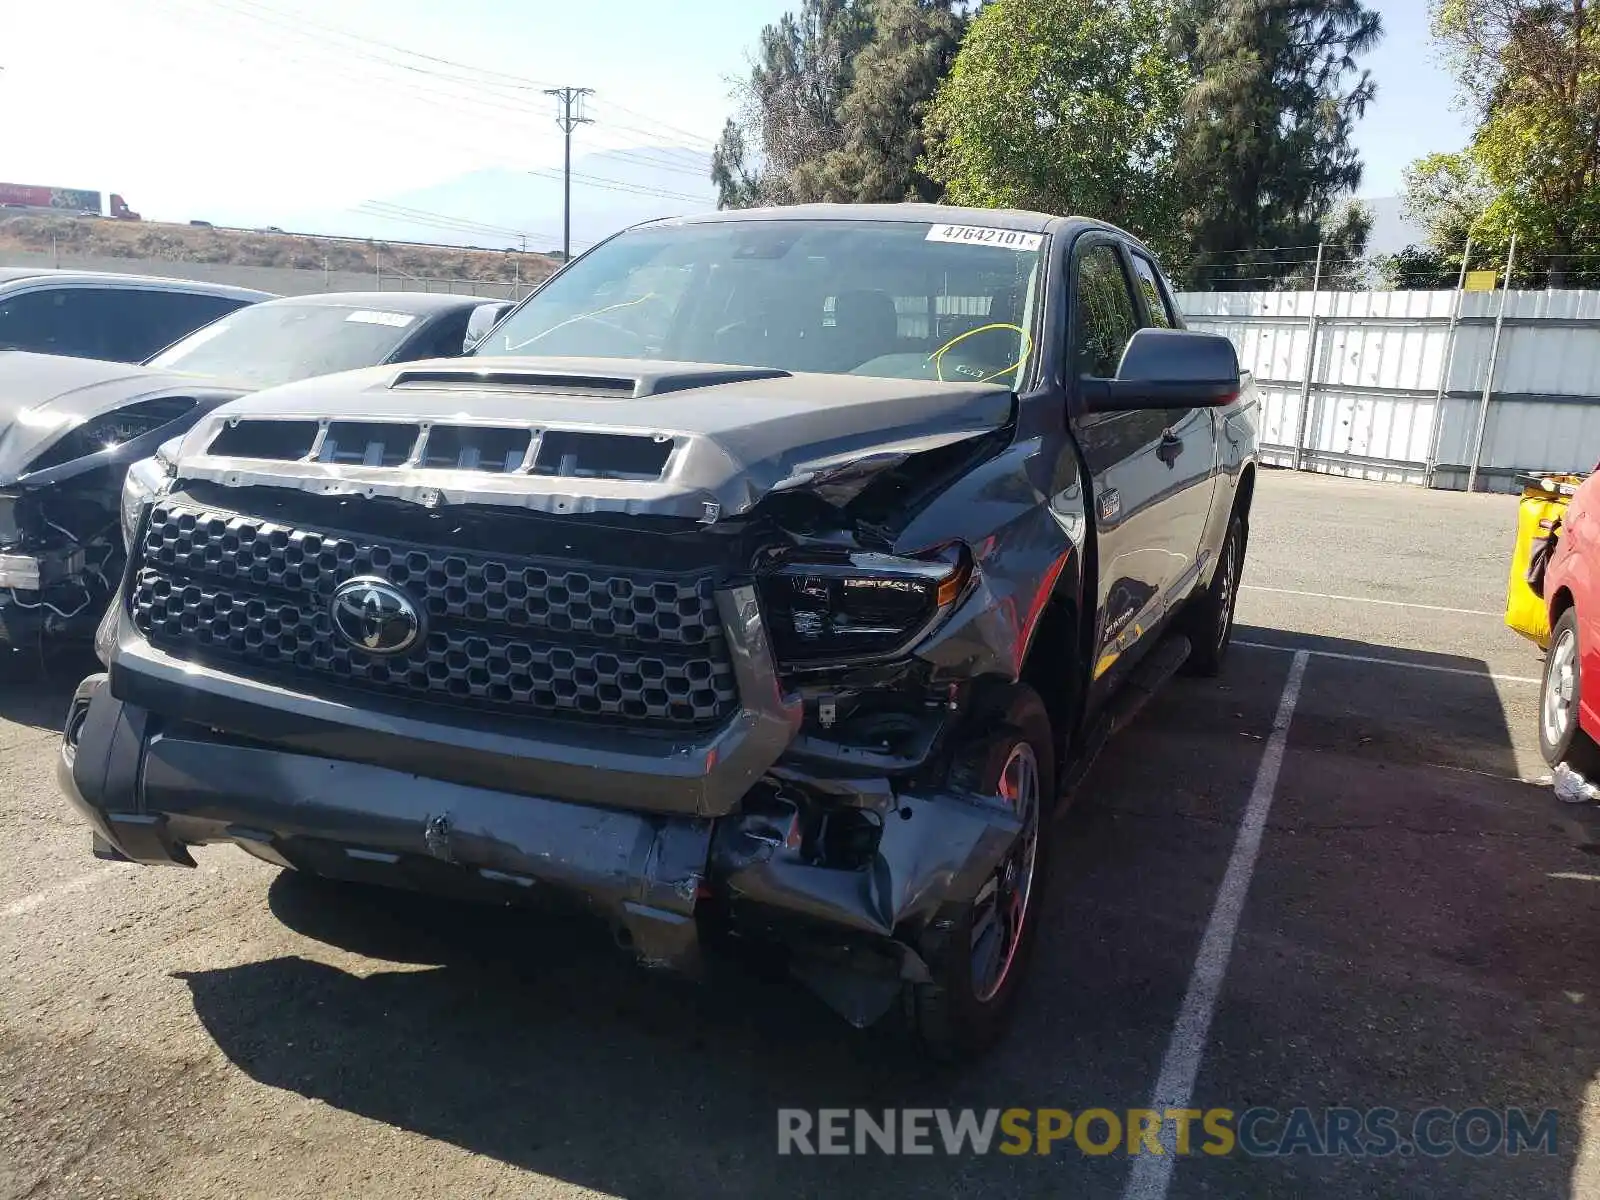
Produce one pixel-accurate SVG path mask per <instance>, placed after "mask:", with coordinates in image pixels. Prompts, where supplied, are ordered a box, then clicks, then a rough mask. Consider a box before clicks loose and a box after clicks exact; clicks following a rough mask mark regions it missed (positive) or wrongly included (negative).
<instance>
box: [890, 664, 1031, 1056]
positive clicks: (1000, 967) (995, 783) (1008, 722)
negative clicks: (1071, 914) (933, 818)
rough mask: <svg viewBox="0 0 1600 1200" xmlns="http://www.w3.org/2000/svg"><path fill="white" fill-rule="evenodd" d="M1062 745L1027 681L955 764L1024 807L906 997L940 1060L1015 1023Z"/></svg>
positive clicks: (971, 779)
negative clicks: (926, 974) (926, 975)
mask: <svg viewBox="0 0 1600 1200" xmlns="http://www.w3.org/2000/svg"><path fill="white" fill-rule="evenodd" d="M1054 747H1055V739H1054V737H1053V735H1052V733H1051V729H1050V718H1049V716H1048V715H1047V714H1046V712H1045V707H1044V702H1043V701H1042V700H1040V699H1039V696H1038V694H1037V693H1035V692H1034V690H1033V689H1032V688H1030V687H1027V686H1025V685H1021V684H1019V685H1017V686H1015V687H1012V688H1009V689H1008V690H1007V692H1006V694H1005V696H1004V697H1003V698H1002V699H1001V702H1000V703H999V704H997V705H996V711H995V723H994V725H993V726H992V727H991V728H990V731H989V732H988V733H987V735H986V736H985V737H984V738H983V740H982V741H981V742H979V743H978V744H976V745H975V746H973V747H971V748H970V749H969V751H968V752H967V753H965V754H963V755H962V756H961V761H960V763H959V764H958V766H957V768H956V769H957V772H958V773H959V774H962V775H964V776H965V778H963V779H961V780H960V782H961V783H962V784H963V786H965V787H969V788H971V790H973V791H976V792H979V793H981V794H984V795H989V796H993V797H995V799H996V800H998V801H999V802H1000V803H1001V804H1003V805H1005V806H1006V807H1007V808H1009V809H1010V810H1011V811H1012V812H1013V813H1015V814H1016V816H1017V818H1018V820H1019V822H1020V824H1021V830H1020V831H1019V832H1018V834H1017V836H1016V839H1015V840H1014V841H1013V842H1012V844H1011V846H1010V848H1009V849H1008V850H1007V851H1006V853H1005V855H1004V856H1003V857H1002V858H1001V860H1000V862H999V864H998V866H997V867H996V868H995V870H994V873H993V874H992V875H990V877H989V878H988V879H987V880H985V881H984V883H983V886H982V887H980V888H979V889H978V893H977V895H976V896H975V897H974V898H973V900H972V902H971V904H969V905H968V906H967V908H966V910H965V911H964V912H963V913H962V915H961V917H960V918H959V919H958V920H957V921H956V922H955V924H954V926H953V927H952V928H951V929H950V930H949V935H948V937H947V938H946V939H945V940H944V942H943V947H942V949H941V951H940V953H939V954H938V955H937V956H936V958H935V960H934V961H932V962H930V963H929V969H930V970H931V972H932V974H933V980H932V982H930V983H922V984H915V985H913V986H912V988H911V990H910V992H909V993H908V995H907V1000H908V1005H909V1013H910V1017H911V1021H912V1025H913V1028H914V1031H915V1034H916V1037H917V1040H918V1041H919V1043H920V1044H921V1045H922V1047H923V1049H924V1050H926V1051H927V1052H928V1053H929V1054H930V1055H931V1056H933V1057H935V1058H939V1059H943V1060H947V1061H948V1060H959V1059H965V1058H971V1057H974V1056H976V1055H978V1054H981V1053H983V1052H984V1051H985V1050H987V1049H989V1047H991V1046H992V1045H993V1044H994V1043H995V1042H996V1041H998V1040H999V1039H1000V1037H1001V1035H1003V1034H1004V1032H1005V1030H1006V1028H1007V1026H1008V1025H1009V1023H1010V1019H1011V1016H1012V1013H1013V1010H1014V1009H1015V1006H1016V1000H1017V993H1018V989H1019V986H1020V984H1021V981H1022V977H1023V975H1024V974H1025V972H1026V969H1027V963H1028V960H1029V958H1030V956H1031V952H1032V948H1033V942H1034V938H1035V935H1036V931H1037V927H1038V923H1039V920H1038V910H1039V905H1040V903H1041V901H1042V900H1043V893H1044V880H1045V874H1046V872H1045V868H1046V865H1047V862H1048V857H1049V856H1048V848H1049V845H1048V838H1047V832H1048V831H1047V828H1046V817H1047V816H1048V814H1049V812H1050V811H1051V809H1052V808H1053V806H1054V802H1055V786H1056V764H1055V749H1054Z"/></svg>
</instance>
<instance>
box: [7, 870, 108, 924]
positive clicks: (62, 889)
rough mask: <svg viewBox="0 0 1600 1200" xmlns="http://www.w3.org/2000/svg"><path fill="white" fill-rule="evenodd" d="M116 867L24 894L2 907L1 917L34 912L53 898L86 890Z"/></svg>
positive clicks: (92, 872) (91, 872) (56, 898)
mask: <svg viewBox="0 0 1600 1200" xmlns="http://www.w3.org/2000/svg"><path fill="white" fill-rule="evenodd" d="M114 869H115V868H112V867H101V868H100V869H99V870H98V871H90V872H89V874H87V875H80V876H78V878H76V879H69V880H67V881H66V882H65V883H58V884H56V885H55V886H54V887H47V888H41V889H40V890H39V891H37V892H34V893H33V894H32V895H28V896H24V897H23V898H22V899H21V900H16V901H13V902H12V903H10V904H8V905H6V906H5V908H3V909H0V917H20V916H22V914H23V913H29V912H32V911H33V910H34V909H36V908H38V907H40V906H41V905H44V904H49V903H50V901H52V900H59V899H61V897H63V896H70V895H72V894H73V893H75V892H86V891H88V890H89V889H90V888H92V887H93V886H94V885H95V884H97V883H99V882H100V881H101V880H102V879H105V878H106V877H107V876H108V875H110V874H111V873H112V871H113V870H114Z"/></svg>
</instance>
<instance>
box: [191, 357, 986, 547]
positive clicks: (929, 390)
mask: <svg viewBox="0 0 1600 1200" xmlns="http://www.w3.org/2000/svg"><path fill="white" fill-rule="evenodd" d="M1013 403H1014V399H1013V397H1012V394H1011V392H1010V391H1009V390H1007V389H1005V388H1002V387H997V386H992V385H982V384H969V383H940V382H933V381H926V380H905V379H879V378H873V377H869V376H857V375H818V374H799V373H795V374H790V373H788V372H783V371H774V370H767V369H763V368H750V367H721V366H707V365H705V364H685V363H669V362H639V361H624V360H583V359H561V358H537V359H535V358H471V359H442V360H436V361H433V362H423V363H408V364H404V365H401V366H398V367H397V366H385V367H377V368H371V369H365V370H359V371H350V372H346V373H343V374H340V375H331V376H323V377H321V378H319V379H312V380H306V381H303V382H300V383H294V384H289V385H287V386H285V387H280V388H270V389H267V390H265V391H261V392H257V393H254V394H253V395H250V396H248V397H246V398H244V399H241V400H237V401H234V402H232V403H229V404H226V405H223V406H222V407H221V408H218V409H217V410H215V411H214V412H213V413H211V414H210V415H209V416H208V417H207V418H205V419H204V420H203V421H202V422H201V423H200V424H199V425H197V426H196V428H195V429H194V430H193V431H192V432H191V433H190V434H189V435H188V437H187V438H186V439H185V440H184V443H183V446H182V449H181V453H180V461H179V474H180V476H182V477H183V478H188V479H207V480H212V481H215V482H220V483H223V484H226V485H231V486H256V485H266V486H278V487H299V488H301V489H303V490H306V491H313V492H316V493H319V494H361V495H367V496H375V495H386V496H394V497H399V498H402V499H409V500H413V501H416V502H420V503H424V504H429V505H433V504H438V503H488V504H502V505H509V506H517V507H525V508H533V509H538V510H541V511H548V512H560V513H579V512H595V511H611V512H630V513H651V514H658V515H671V516H685V517H693V518H695V519H698V520H707V521H709V520H716V519H718V518H719V517H725V516H734V515H737V514H739V513H742V512H745V511H748V510H749V509H750V508H751V507H753V506H754V505H755V504H757V503H759V502H760V500H761V499H762V498H763V497H764V496H765V495H767V494H768V493H769V492H772V491H774V490H782V489H786V488H792V487H803V486H812V487H815V488H819V489H825V488H826V487H827V486H829V485H830V484H831V485H833V486H836V487H840V488H843V489H844V490H845V492H846V493H848V492H850V491H851V490H852V489H856V490H858V489H859V487H860V486H864V483H865V481H866V480H867V479H870V477H871V476H872V475H874V474H876V473H877V472H878V471H880V470H883V469H885V468H887V467H889V466H892V465H894V464H896V463H898V462H901V461H903V460H904V459H905V458H906V457H907V456H908V455H910V454H915V453H919V452H922V451H926V450H932V449H936V448H938V447H940V446H945V445H949V444H951V443H953V442H956V441H961V440H966V439H969V438H973V437H977V436H980V435H982V434H986V433H990V432H992V431H994V430H996V429H999V428H1002V427H1003V426H1004V425H1006V424H1007V423H1008V422H1009V421H1010V420H1011V419H1012V408H1013ZM286 423H292V424H293V426H294V427H295V428H296V429H297V430H298V431H299V433H298V436H299V437H300V438H301V439H302V440H299V441H296V440H294V439H288V440H287V442H286V439H285V437H284V434H285V432H286V431H287V430H288V429H289V428H290V425H289V424H286ZM312 423H315V424H314V425H313V424H312ZM374 423H379V424H381V425H382V426H383V427H384V428H383V429H382V430H379V431H378V432H377V433H374V432H373V425H374ZM313 428H320V429H322V430H324V431H325V433H324V435H323V436H322V437H320V438H319V439H318V440H317V441H316V442H315V443H313V442H312V441H311V435H310V431H311V430H312V429H313ZM485 428H487V429H490V430H495V431H502V432H504V433H505V434H506V435H507V436H510V434H511V433H512V432H515V433H516V434H517V435H519V436H521V435H522V434H523V433H524V432H525V433H526V435H527V436H526V437H524V438H522V441H519V442H518V443H516V444H518V445H521V444H523V442H526V443H527V444H528V446H529V449H528V452H527V456H526V458H525V459H524V460H523V461H522V463H521V465H520V466H519V467H515V468H514V469H511V470H505V469H503V467H502V466H496V467H495V468H494V469H493V470H492V471H491V470H485V469H462V468H461V467H460V466H459V465H458V464H457V463H456V461H455V460H453V459H452V460H450V461H449V462H439V461H431V460H433V459H434V457H435V456H434V455H433V454H432V446H433V442H434V441H436V440H441V436H442V434H443V433H444V432H445V431H446V430H448V433H449V436H450V437H452V438H454V439H457V440H456V441H452V442H451V445H452V446H454V445H456V444H457V443H458V442H459V439H460V437H461V436H462V435H461V431H462V430H464V429H470V430H483V429H485ZM430 430H432V432H431V433H430V432H429V431H430ZM341 432H348V435H349V436H350V437H359V438H369V439H370V440H371V444H372V445H373V446H376V447H377V449H376V450H374V451H372V452H371V453H369V454H367V455H366V457H365V458H364V459H363V458H362V456H361V455H360V454H357V455H356V456H355V458H353V459H352V458H351V457H349V456H348V455H335V454H333V453H331V452H328V453H322V452H321V451H322V450H325V449H326V446H325V443H326V440H327V439H328V438H336V437H338V436H340V435H341ZM224 433H226V436H221V435H223V434H224ZM583 435H599V439H600V440H598V441H595V442H593V443H589V444H592V445H594V446H596V447H597V449H596V451H595V455H596V458H595V460H594V461H595V462H601V463H602V465H601V466H600V467H599V468H598V469H592V468H590V467H589V464H587V463H584V462H582V456H581V454H580V455H577V456H575V458H574V459H573V461H577V462H579V466H578V467H576V468H574V469H568V468H567V467H560V466H550V465H542V464H541V458H542V451H541V446H543V445H550V446H554V445H556V444H557V443H559V444H560V445H562V446H567V445H574V446H576V445H581V444H584V443H581V441H580V442H574V441H573V440H572V439H573V438H574V437H578V438H580V439H581V437H582V436H583ZM616 435H622V438H623V439H628V440H630V442H631V443H632V444H634V445H635V446H642V445H646V444H648V443H654V444H655V445H657V446H659V447H661V448H662V449H661V451H660V454H661V458H662V459H663V460H664V461H662V462H660V463H659V470H656V469H655V468H654V467H652V469H651V470H650V471H645V472H640V471H639V470H637V469H634V470H632V471H631V472H626V473H621V474H617V475H610V474H608V473H607V472H606V470H605V469H604V466H603V462H602V460H603V457H604V451H605V450H606V449H607V447H606V446H604V445H603V443H604V442H605V440H606V439H607V438H608V437H609V438H611V440H613V441H616V440H619V439H617V438H616ZM214 443H215V444H214ZM286 445H287V446H289V447H290V448H287V449H286V448H285V447H286ZM463 461H465V460H463Z"/></svg>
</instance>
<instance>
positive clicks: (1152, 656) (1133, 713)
mask: <svg viewBox="0 0 1600 1200" xmlns="http://www.w3.org/2000/svg"><path fill="white" fill-rule="evenodd" d="M1190 649H1191V647H1190V645H1189V639H1188V638H1186V637H1184V636H1183V634H1181V633H1174V634H1169V635H1168V636H1167V637H1165V638H1163V639H1162V640H1161V641H1160V643H1158V644H1157V646H1156V648H1155V649H1154V650H1152V651H1150V653H1149V654H1147V655H1145V657H1144V660H1143V661H1142V662H1141V663H1140V664H1139V665H1138V666H1137V667H1135V668H1134V669H1133V672H1132V673H1131V674H1130V675H1129V676H1128V679H1127V682H1125V683H1124V684H1123V685H1122V687H1121V688H1120V689H1119V690H1118V692H1117V694H1116V695H1115V696H1113V697H1112V698H1111V703H1110V704H1108V705H1107V706H1106V710H1105V711H1104V712H1103V713H1101V714H1100V718H1099V720H1097V721H1096V722H1095V724H1094V728H1093V729H1091V730H1090V731H1089V734H1088V736H1087V738H1086V739H1085V742H1084V749H1083V753H1082V754H1080V755H1078V756H1077V758H1076V759H1075V760H1074V761H1073V763H1072V764H1071V766H1069V767H1068V769H1067V771H1066V776H1065V784H1064V786H1063V787H1062V789H1061V804H1060V805H1059V806H1058V807H1057V810H1056V811H1057V814H1058V815H1059V814H1061V813H1064V812H1066V811H1067V809H1069V808H1071V807H1072V800H1073V794H1074V793H1075V792H1076V791H1077V790H1078V788H1079V786H1080V785H1081V784H1082V783H1083V780H1084V777H1085V776H1087V775H1088V774H1089V770H1090V768H1091V767H1093V766H1094V764H1095V760H1096V759H1097V758H1099V757H1100V751H1102V750H1104V749H1105V747H1106V743H1108V742H1109V741H1110V740H1111V739H1112V738H1114V737H1116V735H1117V734H1119V733H1121V732H1122V731H1123V730H1124V729H1126V728H1127V727H1128V726H1129V725H1131V724H1133V719H1134V718H1135V717H1137V716H1138V715H1139V714H1140V713H1141V712H1143V711H1144V706H1145V705H1147V704H1149V703H1150V701H1151V699H1152V698H1153V697H1154V696H1155V694H1156V693H1157V692H1159V691H1160V690H1161V689H1162V688H1163V687H1165V686H1166V684H1167V682H1168V681H1169V680H1170V679H1171V678H1172V677H1173V676H1174V675H1176V674H1177V673H1178V671H1179V669H1180V668H1181V667H1182V666H1183V664H1184V663H1186V662H1188V661H1189V651H1190Z"/></svg>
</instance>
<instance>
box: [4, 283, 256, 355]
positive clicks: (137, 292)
mask: <svg viewBox="0 0 1600 1200" xmlns="http://www.w3.org/2000/svg"><path fill="white" fill-rule="evenodd" d="M270 299H272V293H271V292H258V291H254V290H252V289H250V288H240V287H229V286H228V285H226V284H220V283H197V282H195V281H193V280H189V279H158V278H153V277H145V276H141V275H118V274H114V273H111V272H94V271H55V270H49V269H46V268H37V269H34V268H27V267H0V350H31V351H34V352H36V353H39V354H62V355H69V356H71V357H74V358H98V359H104V360H106V361H108V362H124V363H136V362H143V361H144V360H145V359H147V358H149V357H150V356H151V355H152V354H154V353H156V352H157V351H158V350H160V349H161V348H162V347H163V346H170V345H171V344H172V343H173V342H175V341H177V340H178V339H179V338H181V337H183V336H184V335H185V334H187V333H189V332H191V331H192V330H195V329H198V328H200V326H202V325H206V324H209V323H210V322H212V321H214V320H216V319H217V318H218V317H221V316H224V315H226V314H227V313H231V312H233V311H234V310H235V309H238V308H242V307H244V306H245V305H248V304H256V303H259V302H260V301H262V300H270Z"/></svg>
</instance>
